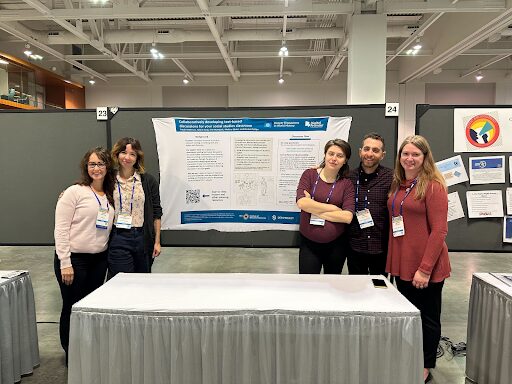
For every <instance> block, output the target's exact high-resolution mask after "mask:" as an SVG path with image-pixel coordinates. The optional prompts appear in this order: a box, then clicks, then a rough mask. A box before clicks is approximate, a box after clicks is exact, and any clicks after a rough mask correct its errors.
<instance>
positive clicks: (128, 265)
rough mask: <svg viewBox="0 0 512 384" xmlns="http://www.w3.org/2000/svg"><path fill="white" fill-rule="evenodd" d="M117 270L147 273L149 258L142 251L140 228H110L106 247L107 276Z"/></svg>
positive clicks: (148, 270)
mask: <svg viewBox="0 0 512 384" xmlns="http://www.w3.org/2000/svg"><path fill="white" fill-rule="evenodd" d="M119 272H124V273H134V272H135V273H149V272H150V266H149V258H148V257H147V256H146V254H145V252H144V232H143V230H142V228H130V229H120V228H113V229H112V239H111V240H110V245H109V247H108V278H109V279H110V278H112V277H114V276H115V275H116V274H118V273H119Z"/></svg>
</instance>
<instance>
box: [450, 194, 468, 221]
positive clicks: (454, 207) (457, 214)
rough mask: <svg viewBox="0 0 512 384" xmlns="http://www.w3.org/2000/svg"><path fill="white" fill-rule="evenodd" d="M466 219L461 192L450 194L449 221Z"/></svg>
mask: <svg viewBox="0 0 512 384" xmlns="http://www.w3.org/2000/svg"><path fill="white" fill-rule="evenodd" d="M463 217H464V210H463V209H462V203H461V202H460V196H459V192H452V193H449V194H448V221H452V220H457V219H461V218H463Z"/></svg>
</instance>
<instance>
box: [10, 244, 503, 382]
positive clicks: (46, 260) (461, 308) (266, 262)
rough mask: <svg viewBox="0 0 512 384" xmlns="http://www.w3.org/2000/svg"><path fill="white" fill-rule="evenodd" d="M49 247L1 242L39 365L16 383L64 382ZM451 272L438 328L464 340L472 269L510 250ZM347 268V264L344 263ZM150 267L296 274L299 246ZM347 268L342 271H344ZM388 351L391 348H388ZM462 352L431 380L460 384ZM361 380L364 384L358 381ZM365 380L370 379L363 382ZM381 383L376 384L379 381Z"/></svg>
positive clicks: (472, 259) (181, 255) (204, 255)
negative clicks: (21, 292)
mask: <svg viewBox="0 0 512 384" xmlns="http://www.w3.org/2000/svg"><path fill="white" fill-rule="evenodd" d="M53 252H54V251H53V247H33V246H25V247H9V246H7V247H0V270H11V269H26V270H29V271H30V275H31V277H32V283H33V286H34V291H35V300H36V311H37V320H38V327H37V328H38V333H39V351H40V355H41V364H40V366H39V367H38V368H36V369H35V370H34V373H33V374H32V375H29V376H25V377H23V379H22V381H21V383H22V384H28V383H45V384H46V383H54V384H61V383H66V381H67V380H66V378H67V371H66V367H65V365H64V353H63V352H62V349H61V347H60V342H59V336H58V333H59V331H58V321H59V314H60V306H61V298H60V293H59V289H58V285H57V282H56V280H55V276H54V273H53ZM450 258H451V263H452V269H453V271H452V277H451V278H450V279H448V280H447V282H446V284H445V287H444V291H443V293H444V294H443V316H442V324H443V332H442V334H443V335H444V336H447V337H449V338H450V339H451V340H452V341H453V342H454V343H458V342H460V341H466V325H467V313H468V300H469V291H470V287H471V276H472V274H473V273H474V272H510V271H512V254H510V253H458V252H452V253H450ZM345 269H346V268H345ZM153 270H154V272H174V273H192V272H208V273H210V272H211V273H224V272H226V273H228V272H242V273H243V272H250V273H297V271H298V250H297V249H291V248H290V249H288V248H287V249H282V248H277V249H276V248H266V249H262V248H164V249H163V251H162V255H161V256H160V257H159V259H158V260H157V261H156V262H155V265H154V267H153ZM344 273H346V270H345V271H344ZM390 353H392V352H391V351H390ZM464 369H465V357H452V356H451V355H450V354H449V353H445V355H444V356H442V357H441V358H439V359H438V361H437V368H436V369H435V370H434V371H433V372H432V373H433V376H434V380H433V381H432V383H433V384H463V383H465V378H464ZM362 384H363V383H362ZM366 384H369V383H366ZM379 384H380V383H379Z"/></svg>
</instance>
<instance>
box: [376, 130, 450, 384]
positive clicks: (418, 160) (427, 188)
mask: <svg viewBox="0 0 512 384" xmlns="http://www.w3.org/2000/svg"><path fill="white" fill-rule="evenodd" d="M388 210H389V214H390V234H389V247H388V257H387V265H386V271H387V272H389V273H391V275H393V276H395V277H396V283H397V288H398V290H399V291H400V292H401V293H402V294H403V295H404V296H405V297H406V298H407V299H408V300H409V301H410V302H411V303H412V304H414V305H415V306H416V307H417V308H418V309H419V310H420V312H421V321H422V327H423V356H424V371H423V378H424V379H425V382H428V381H429V380H430V379H431V378H432V376H431V374H430V371H429V369H430V368H434V367H435V365H436V354H437V346H438V344H439V339H440V337H441V295H442V289H443V284H444V279H446V278H447V277H449V276H450V270H451V268H450V260H449V259H448V247H447V246H446V243H445V237H446V234H447V233H448V224H447V215H448V194H447V189H446V183H445V181H444V178H443V176H442V175H441V173H440V172H439V170H438V169H437V167H436V165H435V162H434V158H433V157H432V151H431V150H430V146H429V144H428V142H427V140H426V139H425V138H424V137H422V136H418V135H416V136H409V137H407V138H406V139H405V140H404V142H403V143H402V145H401V146H400V150H399V151H398V156H397V159H396V164H395V172H394V176H393V182H392V184H391V190H390V193H389V199H388Z"/></svg>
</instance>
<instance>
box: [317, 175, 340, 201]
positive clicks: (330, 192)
mask: <svg viewBox="0 0 512 384" xmlns="http://www.w3.org/2000/svg"><path fill="white" fill-rule="evenodd" d="M320 173H322V171H320V172H319V173H318V176H317V177H316V181H315V185H314V186H313V191H312V192H311V199H313V200H315V191H316V186H317V185H318V180H320ZM336 181H337V180H334V183H332V186H331V190H330V191H329V194H328V195H327V200H325V203H328V202H329V200H330V199H331V195H332V191H334V187H335V185H336Z"/></svg>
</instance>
